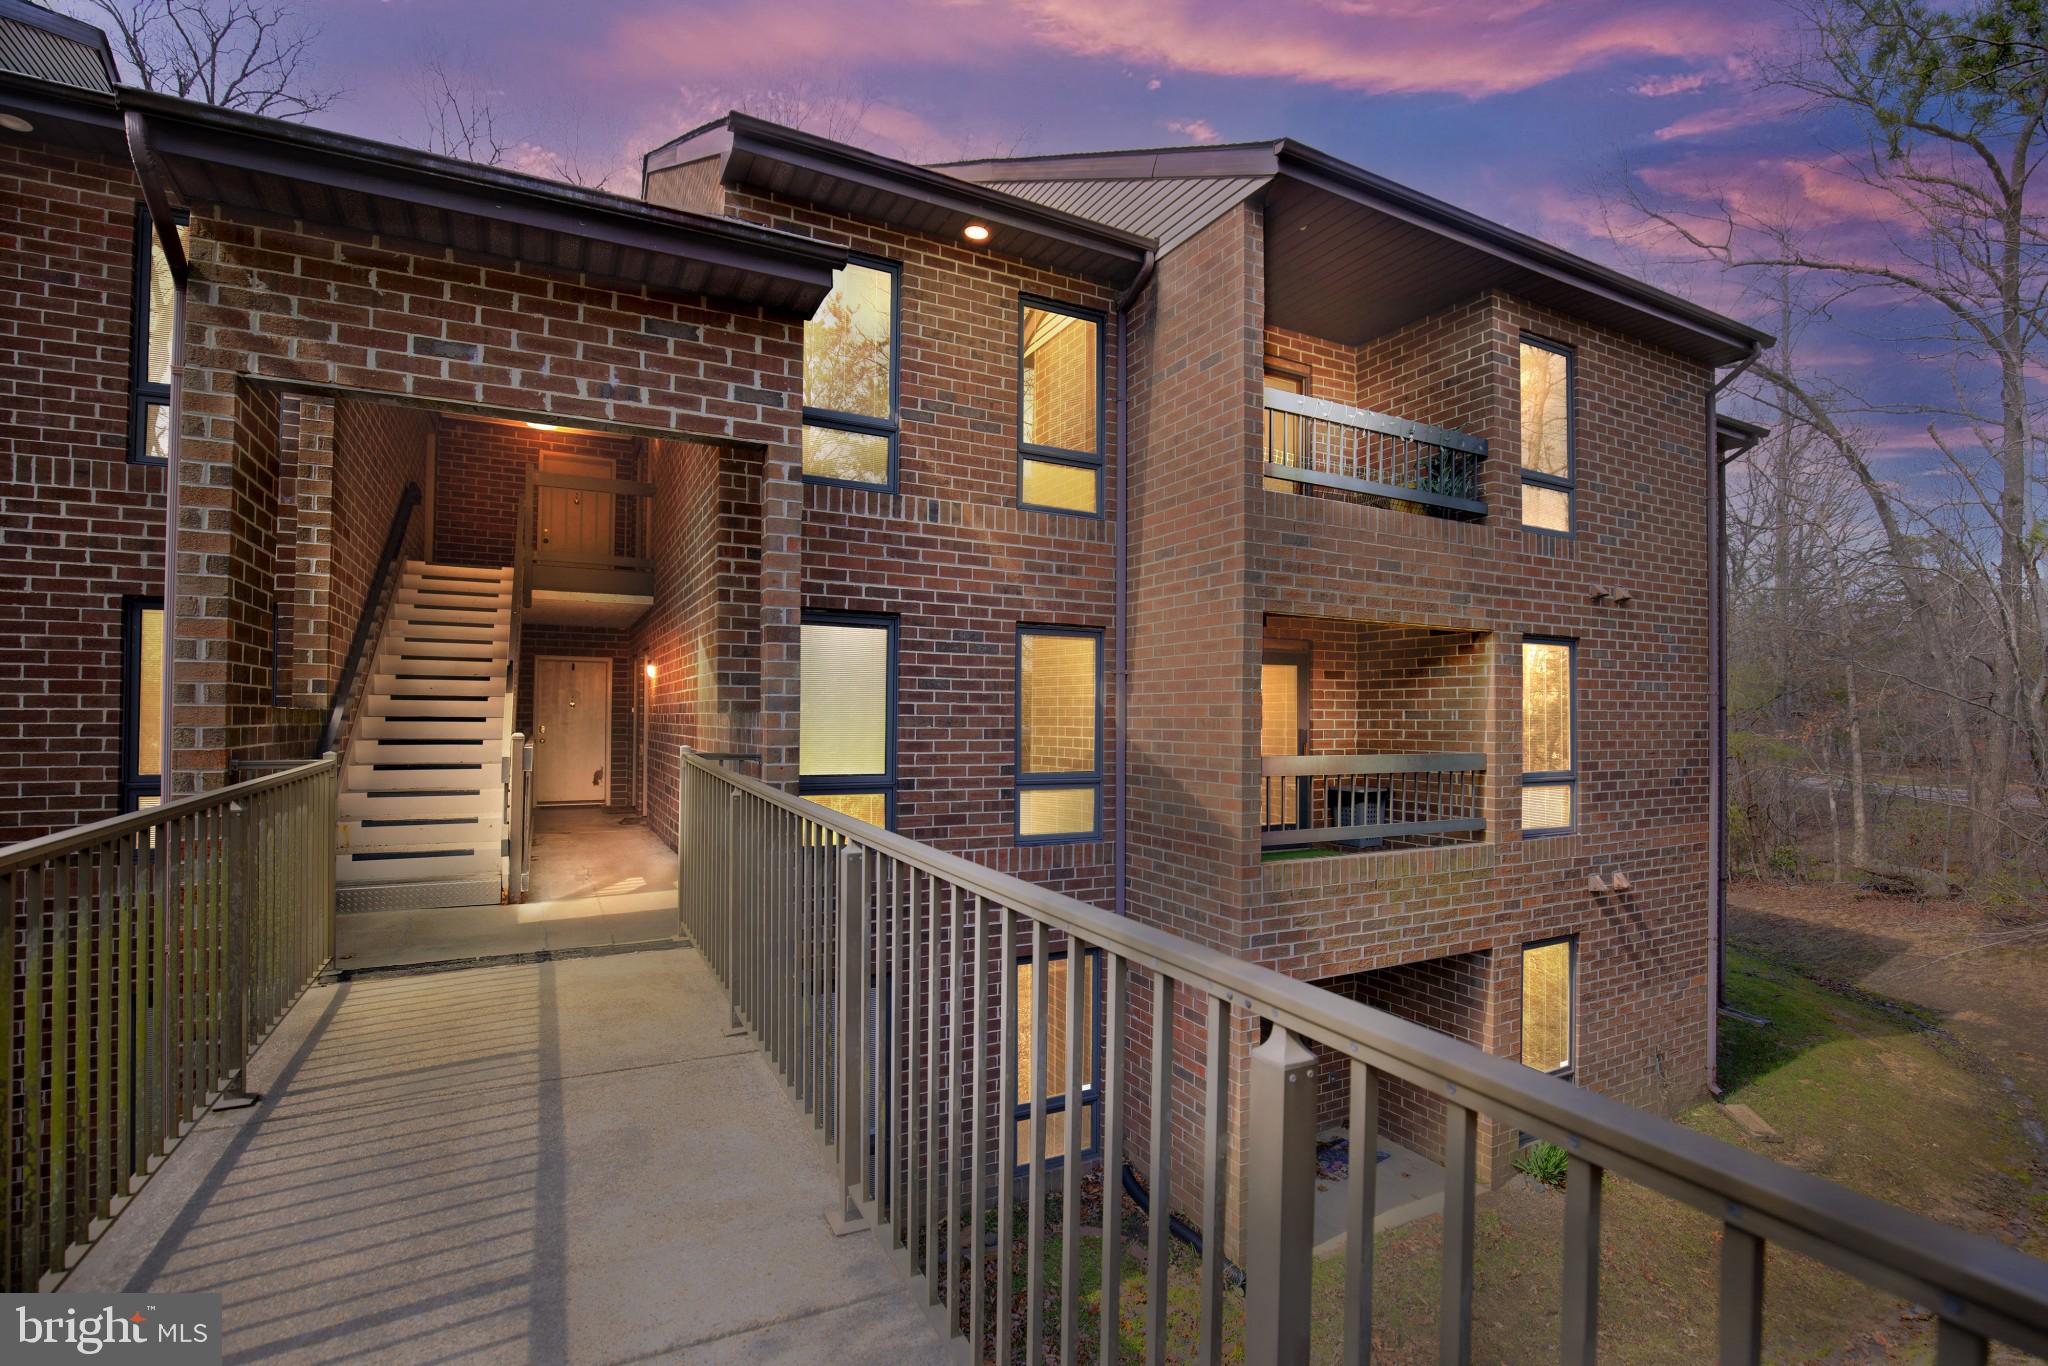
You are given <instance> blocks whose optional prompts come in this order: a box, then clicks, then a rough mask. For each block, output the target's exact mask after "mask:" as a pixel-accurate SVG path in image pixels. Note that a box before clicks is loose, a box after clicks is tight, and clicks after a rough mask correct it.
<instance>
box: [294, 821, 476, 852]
mask: <svg viewBox="0 0 2048 1366" xmlns="http://www.w3.org/2000/svg"><path fill="white" fill-rule="evenodd" d="M335 833H336V838H337V839H338V841H339V843H338V844H337V845H336V846H335V847H336V848H337V849H349V850H360V849H417V848H422V847H435V848H440V847H447V848H458V847H459V848H465V849H466V848H472V847H482V846H484V845H488V846H490V847H491V848H494V849H495V848H497V847H498V845H499V843H500V842H501V841H502V840H503V839H504V838H505V822H504V819H503V818H502V817H501V816H480V815H475V814H471V815H466V816H432V817H418V816H415V817H404V816H400V817H390V816H378V817H376V818H374V820H373V821H361V820H353V821H346V820H345V821H343V822H342V823H341V825H340V826H339V827H338V828H337V830H336V832H335Z"/></svg>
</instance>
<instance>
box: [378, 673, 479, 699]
mask: <svg viewBox="0 0 2048 1366" xmlns="http://www.w3.org/2000/svg"><path fill="white" fill-rule="evenodd" d="M504 688H505V679H504V676H503V675H498V676H495V677H481V676H475V675H472V676H469V677H464V676H461V675H456V676H454V677H449V678H400V677H399V676H398V675H397V674H395V673H379V674H373V675H371V678H370V700H371V702H372V703H373V704H374V703H375V702H376V700H377V699H378V698H379V697H380V696H398V695H400V694H403V695H404V696H407V697H441V698H464V697H484V698H489V699H492V700H499V701H502V700H503V698H504Z"/></svg>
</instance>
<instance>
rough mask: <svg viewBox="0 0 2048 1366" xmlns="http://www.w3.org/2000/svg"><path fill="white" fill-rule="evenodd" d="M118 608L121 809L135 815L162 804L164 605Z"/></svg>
mask: <svg viewBox="0 0 2048 1366" xmlns="http://www.w3.org/2000/svg"><path fill="white" fill-rule="evenodd" d="M121 607H122V620H121V809H122V810H123V811H134V810H137V809H138V808H141V807H145V806H155V805H156V804H157V803H158V801H159V800H161V798H162V791H163V779H162V773H163V738H164V730H163V724H164V604H163V599H161V598H129V599H127V600H125V601H124V602H123V603H122V604H121Z"/></svg>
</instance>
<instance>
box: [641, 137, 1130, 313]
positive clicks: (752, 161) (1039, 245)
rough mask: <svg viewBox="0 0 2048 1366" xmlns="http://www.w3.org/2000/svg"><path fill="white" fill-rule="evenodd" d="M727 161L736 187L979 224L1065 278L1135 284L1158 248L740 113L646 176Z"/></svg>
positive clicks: (997, 242) (953, 229)
mask: <svg viewBox="0 0 2048 1366" xmlns="http://www.w3.org/2000/svg"><path fill="white" fill-rule="evenodd" d="M707 157H716V158H718V159H719V162H720V165H719V176H720V180H721V181H722V183H724V184H725V185H728V186H737V187H744V188H747V189H751V190H756V191H759V192H762V193H765V194H772V195H775V196H777V197H778V198H784V199H790V200H796V201H805V202H809V203H813V204H816V205H818V206H819V207H821V208H824V209H827V210H830V211H831V212H834V213H843V214H846V215H847V216H849V217H856V218H862V219H866V220H868V221H870V222H876V223H884V224H887V225H889V226H891V227H895V228H900V229H902V230H903V231H905V232H914V233H919V234H923V235H926V236H931V237H937V238H941V239H948V238H950V239H953V240H959V239H960V236H961V233H962V231H963V230H964V229H965V228H966V227H967V225H968V224H970V223H982V224H985V225H986V226H987V227H988V228H989V229H990V231H991V234H992V236H991V238H990V241H989V244H988V246H989V249H990V250H992V251H998V252H1001V253H1002V254H1003V255H1006V256H1010V257H1014V258H1016V259H1019V260H1023V261H1026V262H1029V263H1030V264H1032V265H1037V266H1042V267H1044V268H1045V269H1047V270H1054V271H1059V272H1061V273H1063V274H1069V275H1079V276H1082V277H1083V278H1087V279H1095V280H1102V281H1105V282H1107V283H1110V284H1114V285H1119V286H1121V285H1126V284H1129V283H1130V282H1131V281H1132V280H1133V279H1135V278H1136V277H1137V274H1138V272H1139V270H1140V269H1142V267H1143V265H1144V261H1145V256H1146V253H1147V251H1148V250H1149V249H1150V248H1151V245H1152V243H1151V241H1150V239H1148V238H1145V237H1141V236H1139V235H1137V234H1135V233H1129V232H1124V231H1122V230H1120V229H1116V228H1111V227H1107V226H1105V225H1103V224H1101V223H1098V222H1095V221H1093V220H1091V219H1087V218H1082V217H1079V216H1077V215H1073V214H1067V213H1061V212H1059V211H1058V210H1054V209H1048V208H1045V207H1044V206H1042V205H1038V204H1034V203H1032V202H1031V201H1030V200H1028V199H1023V198H1019V197H1018V196H1015V195H1009V194H1004V193H1002V192H1000V191H996V190H991V189H988V188H986V187H984V186H981V185H976V184H974V183H972V182H970V181H967V180H962V179H960V178H959V177H956V176H952V175H947V174H945V173H943V172H941V171H935V170H932V169H929V168H927V167H923V166H915V165H912V164H910V163H908V162H902V161H896V160H893V159H891V158H889V157H884V156H879V155H877V154H875V153H873V152H867V151H863V150H861V149H860V148H856V147H849V146H846V145H845V144H843V143H838V142H833V141H831V140H830V139H828V138H821V137H818V136H816V135H815V134H811V133H805V132H802V131H800V130H798V129H794V128H785V127H783V126H782V125H780V124H775V123H769V122H767V121H766V120H764V119H757V118H753V117H751V116H750V115H746V114H740V113H731V114H727V115H726V116H725V117H724V118H721V119H718V120H717V121H715V122H713V123H709V124H706V125H705V126H703V127H701V128H698V129H695V130H693V131H691V132H688V133H685V134H683V135H682V136H681V137H679V138H677V139H675V140H674V141H672V142H669V143H666V144H664V145H663V146H661V147H658V148H656V149H655V150H654V151H652V152H649V153H648V154H647V157H646V159H645V162H644V170H645V173H646V174H647V175H650V176H651V175H654V174H656V173H658V172H660V171H662V170H665V169H667V168H669V167H672V166H680V165H684V164H686V163H689V162H695V161H701V160H704V159H705V158H707Z"/></svg>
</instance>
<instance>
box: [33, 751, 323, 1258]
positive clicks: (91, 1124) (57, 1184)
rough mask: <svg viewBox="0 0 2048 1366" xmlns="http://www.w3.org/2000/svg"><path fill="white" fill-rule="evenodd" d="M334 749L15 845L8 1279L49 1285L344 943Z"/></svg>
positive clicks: (238, 1074)
mask: <svg viewBox="0 0 2048 1366" xmlns="http://www.w3.org/2000/svg"><path fill="white" fill-rule="evenodd" d="M337 768H338V764H337V762H336V760H335V758H334V756H333V755H328V756H327V757H326V758H323V759H317V760H315V761H313V762H312V763H308V764H302V765H300V766H299V767H297V768H294V769H291V770H289V771H287V772H283V773H275V774H271V775H270V776H268V777H263V778H254V779H251V780H250V781H248V782H242V783H236V784H234V785H233V786H230V787H225V788H222V789H220V790H219V791H216V792H208V793H205V794H203V795H201V796H196V797H184V798H180V799H178V800H176V801H169V802H165V803H164V804H163V805H162V806H158V807H154V808H151V809H149V810H145V811H138V812H136V813H134V814H133V815H127V816H117V817H115V818H113V819H112V820H105V821H99V822H96V823H94V824H92V825H84V826H79V827H77V828H76V829H72V830H65V831H60V832H59V833H57V834H54V835H49V836H46V837H44V838H42V839H36V840H29V841H27V842H26V843H23V844H17V845H14V846H12V847H10V848H7V849H0V961H4V963H5V964H6V967H7V971H6V972H5V973H4V974H0V989H4V990H5V992H6V996H5V999H4V1001H0V1018H4V1019H6V1020H7V1022H8V1029H9V1035H10V1038H9V1047H8V1049H7V1051H6V1054H5V1056H4V1058H0V1152H4V1153H5V1154H6V1158H7V1172H8V1178H7V1196H6V1211H5V1212H6V1216H7V1217H6V1220H5V1233H4V1236H0V1288H4V1289H6V1290H8V1291H10V1292H23V1291H34V1290H37V1289H42V1288H47V1287H46V1285H45V1282H46V1281H47V1280H48V1278H50V1277H53V1276H57V1275H61V1274H62V1273H63V1272H64V1271H65V1270H66V1269H67V1268H68V1266H69V1264H70V1261H71V1257H72V1253H73V1252H74V1251H75V1250H76V1249H78V1248H80V1247H81V1245H83V1244H84V1243H86V1242H87V1241H88V1240H89V1238H90V1237H91V1236H92V1233H93V1224H94V1221H95V1220H100V1219H106V1218H109V1217H111V1216H112V1215H113V1214H114V1213H115V1212H116V1211H117V1210H118V1209H119V1208H121V1206H122V1205H123V1204H125V1202H126V1200H127V1199H128V1197H130V1196H132V1195H134V1194H135V1191H136V1190H137V1188H138V1187H139V1186H140V1185H141V1184H142V1182H143V1181H144V1180H146V1179H147V1178H148V1176H149V1174H150V1173H151V1172H152V1171H154V1170H155V1168H156V1166H157V1164H158V1162H159V1161H160V1160H161V1158H162V1157H163V1156H164V1155H165V1154H166V1153H168V1152H169V1151H170V1149H171V1148H172V1147H174V1146H176V1144H177V1142H178V1140H179V1139H180V1138H181V1137H182V1136H183V1135H184V1133H185V1132H186V1131H187V1129H188V1128H189V1127H190V1125H191V1124H192V1123H193V1122H194V1121H195V1120H197V1119H198V1118H199V1116H200V1114H201V1113H202V1112H203V1111H204V1110H205V1109H206V1107H207V1106H209V1105H211V1104H212V1103H213V1102H214V1101H215V1100H216V1099H218V1098H219V1097H220V1096H222V1095H223V1094H231V1095H232V1094H236V1093H239V1092H240V1091H241V1088H242V1069H243V1067H244V1065H245V1064H246V1063H247V1061H248V1059H249V1055H250V1054H251V1053H253V1052H254V1051H255V1049H256V1047H257V1045H258V1044H260V1043H261V1042H262V1041H263V1038H264V1036H265V1035H267V1034H268V1033H269V1032H270V1029H271V1027H272V1026H273V1025H275V1024H276V1023H277V1021H278V1020H279V1019H280V1018H281V1017H282V1016H283V1015H284V1013H285V1011H286V1010H287V1009H289V1008H290V1007H291V1004H292V1002H294V1001H295V1000H297V999H298V996H299V993H300V992H301V991H303V990H304V989H305V987H306V986H307V985H308V984H309V983H310V982H311V981H312V980H313V978H314V977H315V975H316V974H318V973H319V971H320V969H321V968H322V967H323V966H324V965H325V964H326V963H327V961H328V959H329V957H331V956H332V953H333V924H334V917H333V907H334V820H335V783H336V776H337V774H336V770H337Z"/></svg>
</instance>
